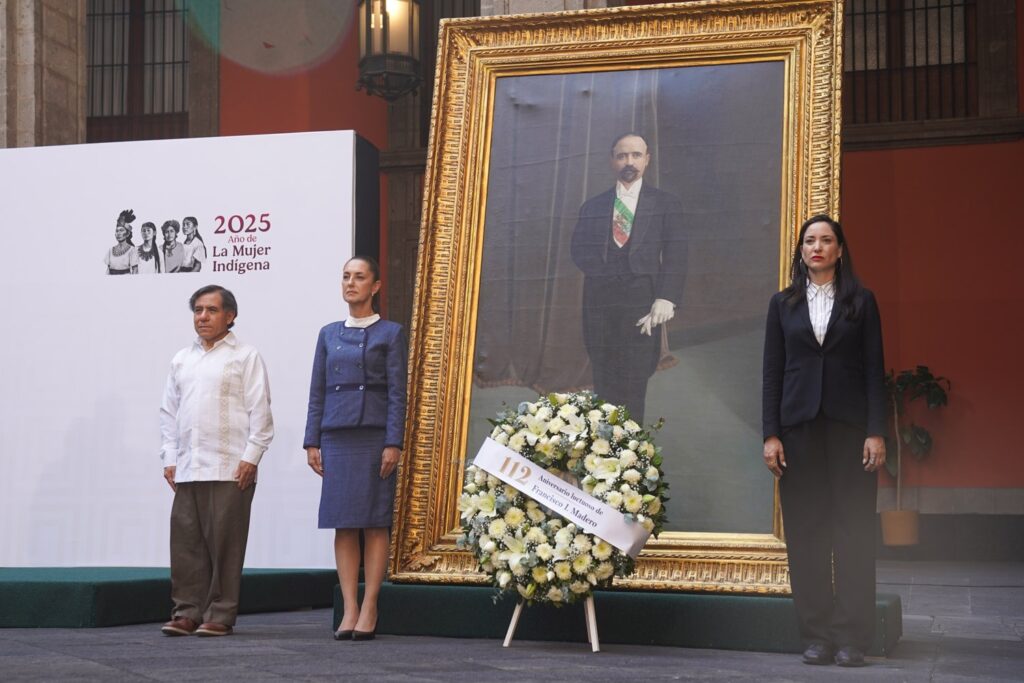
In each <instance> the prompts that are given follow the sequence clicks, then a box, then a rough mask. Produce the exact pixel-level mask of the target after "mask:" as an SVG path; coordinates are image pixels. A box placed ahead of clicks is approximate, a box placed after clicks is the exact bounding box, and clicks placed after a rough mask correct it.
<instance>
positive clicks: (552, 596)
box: [547, 586, 562, 602]
mask: <svg viewBox="0 0 1024 683" xmlns="http://www.w3.org/2000/svg"><path fill="white" fill-rule="evenodd" d="M547 598H548V600H550V601H551V602H562V589H561V588H559V587H558V586H552V587H551V588H549V589H548V594H547Z"/></svg>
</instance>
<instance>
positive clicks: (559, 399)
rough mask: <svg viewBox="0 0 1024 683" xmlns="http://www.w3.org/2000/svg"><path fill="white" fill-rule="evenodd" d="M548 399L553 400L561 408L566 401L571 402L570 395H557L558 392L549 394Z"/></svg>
mask: <svg viewBox="0 0 1024 683" xmlns="http://www.w3.org/2000/svg"><path fill="white" fill-rule="evenodd" d="M548 398H553V399H554V403H555V405H558V406H560V405H562V404H563V403H565V402H566V401H568V400H569V394H565V393H557V392H556V393H552V394H549V395H548Z"/></svg>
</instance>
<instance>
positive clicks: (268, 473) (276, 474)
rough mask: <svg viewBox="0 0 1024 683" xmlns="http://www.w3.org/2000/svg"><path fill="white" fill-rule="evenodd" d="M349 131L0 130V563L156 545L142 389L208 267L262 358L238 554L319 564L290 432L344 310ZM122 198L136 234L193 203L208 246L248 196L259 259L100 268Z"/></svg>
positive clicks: (188, 210) (320, 550)
mask: <svg viewBox="0 0 1024 683" xmlns="http://www.w3.org/2000/svg"><path fill="white" fill-rule="evenodd" d="M354 144H355V136H354V134H353V133H352V132H351V131H344V132H327V133H300V134H290V135H262V136H246V137H234V138H231V137H225V138H209V139H192V140H165V141H156V142H130V143H115V144H94V145H72V146H65V147H40V148H31V149H11V150H0V215H2V217H3V223H2V228H0V230H2V232H3V235H4V239H5V240H6V243H7V245H8V252H7V257H6V258H5V259H4V264H3V267H2V268H0V286H2V288H3V296H2V299H0V301H2V303H0V316H2V319H3V320H4V333H3V334H2V335H0V415H2V420H3V425H2V430H0V531H2V533H0V565H2V566H92V565H97V566H101V565H130V566H166V565H167V564H168V561H169V559H168V515H169V512H170V505H171V498H172V495H173V494H172V492H171V490H170V488H169V487H168V486H167V484H166V483H165V482H164V481H163V479H162V469H161V463H160V460H159V451H160V435H159V418H158V408H159V402H160V397H161V395H162V392H163V386H164V381H165V379H166V376H167V370H168V367H169V364H170V360H171V357H172V356H173V354H174V353H175V352H176V351H177V350H178V349H180V348H182V347H184V346H186V345H188V344H190V343H191V342H192V340H193V339H194V338H195V333H194V331H193V329H192V314H191V312H190V311H189V310H188V297H189V296H190V294H191V293H192V292H193V291H195V290H196V289H197V288H199V287H200V286H203V285H206V284H210V283H216V284H221V285H224V286H226V287H228V288H229V289H231V290H232V291H233V292H234V293H235V295H236V296H237V298H238V305H239V316H238V320H237V322H236V325H235V328H234V330H235V332H236V333H237V334H238V336H239V337H240V338H242V339H245V340H246V341H249V342H250V343H252V344H253V345H254V346H256V348H257V349H259V350H260V352H261V353H262V354H263V357H264V359H265V360H266V363H267V366H268V368H269V373H270V383H271V389H272V392H271V395H272V408H273V412H274V422H275V425H276V432H277V433H276V436H275V438H274V442H273V444H272V445H271V447H270V449H269V451H267V454H266V455H265V456H264V459H263V461H262V463H261V466H260V472H259V485H258V487H257V490H256V497H255V501H254V503H253V514H252V525H251V530H250V534H249V548H248V552H247V554H246V566H249V567H332V566H334V562H333V554H332V551H331V543H332V534H331V533H330V532H328V531H318V530H317V529H316V517H317V504H318V500H319V490H320V480H319V478H318V477H317V476H316V475H315V474H313V473H312V472H311V471H310V470H309V468H308V467H307V466H306V462H305V460H306V459H305V454H304V453H303V452H302V450H301V446H302V435H303V428H304V424H305V411H306V398H307V392H308V388H309V370H310V363H311V361H312V352H313V347H314V344H315V342H316V335H317V331H318V330H319V329H320V327H321V326H322V325H323V324H325V323H327V322H329V321H331V320H337V319H339V318H340V317H342V301H341V297H340V293H339V275H340V272H341V265H342V263H343V262H344V260H345V259H346V258H348V257H349V256H350V255H351V252H352V246H353V243H354V242H353V228H352V221H353V215H354V206H353V187H354V179H353V173H354ZM127 208H131V209H133V210H134V212H135V214H136V217H137V218H136V220H135V221H134V224H133V225H134V232H133V237H134V240H135V244H136V245H138V244H140V243H141V234H140V232H141V225H142V223H143V222H145V221H152V222H153V223H155V224H156V226H157V228H158V229H159V227H160V225H161V224H162V223H163V221H165V220H168V219H175V220H178V221H179V222H180V221H181V220H182V218H183V217H185V216H195V217H197V218H198V219H199V231H200V233H201V234H202V236H203V238H204V239H205V242H206V245H207V250H208V251H209V252H211V254H212V252H213V251H214V248H216V250H217V251H218V252H221V250H228V252H231V251H232V249H233V246H234V245H233V244H232V243H231V242H230V238H231V237H232V233H230V232H229V231H228V230H227V229H226V227H225V230H224V232H223V233H219V234H218V233H216V232H215V230H216V228H217V226H218V223H219V221H218V220H217V219H216V217H217V216H224V217H225V223H226V222H227V220H226V219H228V217H230V216H232V215H240V216H245V215H247V214H250V213H251V214H254V215H255V216H256V217H259V216H260V215H261V214H264V213H266V214H268V216H267V219H268V220H269V224H270V228H269V229H268V230H264V231H259V230H257V231H256V232H255V233H244V232H243V233H240V235H242V236H243V237H249V236H252V237H253V238H254V239H255V240H256V241H255V242H245V243H243V244H246V245H248V246H252V245H253V244H255V245H257V246H261V247H270V251H269V252H267V253H266V254H265V255H264V256H260V257H258V258H257V259H256V260H257V261H261V262H264V264H265V265H268V266H269V269H267V270H256V271H250V272H246V273H244V274H241V275H239V274H238V273H237V272H213V268H212V266H213V265H214V264H213V263H212V262H213V261H216V262H219V263H221V264H224V263H227V262H228V261H230V260H231V259H232V257H231V256H222V257H219V258H213V257H211V259H210V260H208V261H207V264H206V266H205V267H204V268H203V272H200V273H178V274H161V275H124V276H111V275H107V273H106V266H105V265H104V262H103V256H104V254H105V253H106V252H107V251H108V250H109V249H110V247H112V246H113V245H114V243H115V242H114V226H115V221H116V218H117V216H118V213H119V212H120V211H121V210H122V209H127ZM232 227H235V228H238V227H239V223H238V221H235V222H234V223H233V225H232ZM243 229H244V225H243ZM158 239H159V235H158ZM234 258H238V257H234ZM241 260H242V261H246V262H247V261H249V260H250V259H248V258H246V257H242V258H241Z"/></svg>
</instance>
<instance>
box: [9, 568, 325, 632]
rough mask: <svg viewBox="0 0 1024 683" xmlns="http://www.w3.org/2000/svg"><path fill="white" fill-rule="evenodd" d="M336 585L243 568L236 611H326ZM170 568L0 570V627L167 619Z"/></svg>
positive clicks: (313, 572) (294, 572)
mask: <svg viewBox="0 0 1024 683" xmlns="http://www.w3.org/2000/svg"><path fill="white" fill-rule="evenodd" d="M337 583H338V577H337V574H335V573H334V571H333V570H330V569H246V570H245V571H244V572H243V573H242V595H241V600H240V602H241V611H242V612H244V613H252V612H275V611H280V610H289V609H297V608H302V607H329V606H330V605H331V590H332V588H333V587H334V586H336V585H337ZM170 596H171V578H170V570H169V569H160V568H144V567H25V568H5V567H0V627H7V628H12V627H20V628H33V627H64V628H78V627H92V626H117V625H120V624H141V623H147V622H155V621H165V620H166V619H168V618H169V615H170V613H171V597H170Z"/></svg>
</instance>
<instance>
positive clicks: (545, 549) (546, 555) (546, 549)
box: [534, 543, 554, 562]
mask: <svg viewBox="0 0 1024 683" xmlns="http://www.w3.org/2000/svg"><path fill="white" fill-rule="evenodd" d="M553 550H554V549H553V548H552V547H551V544H550V543H541V544H540V545H539V546H537V549H536V550H535V551H534V552H536V553H537V557H539V558H540V559H541V560H543V561H544V562H547V561H548V560H550V559H551V554H552V552H553Z"/></svg>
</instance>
